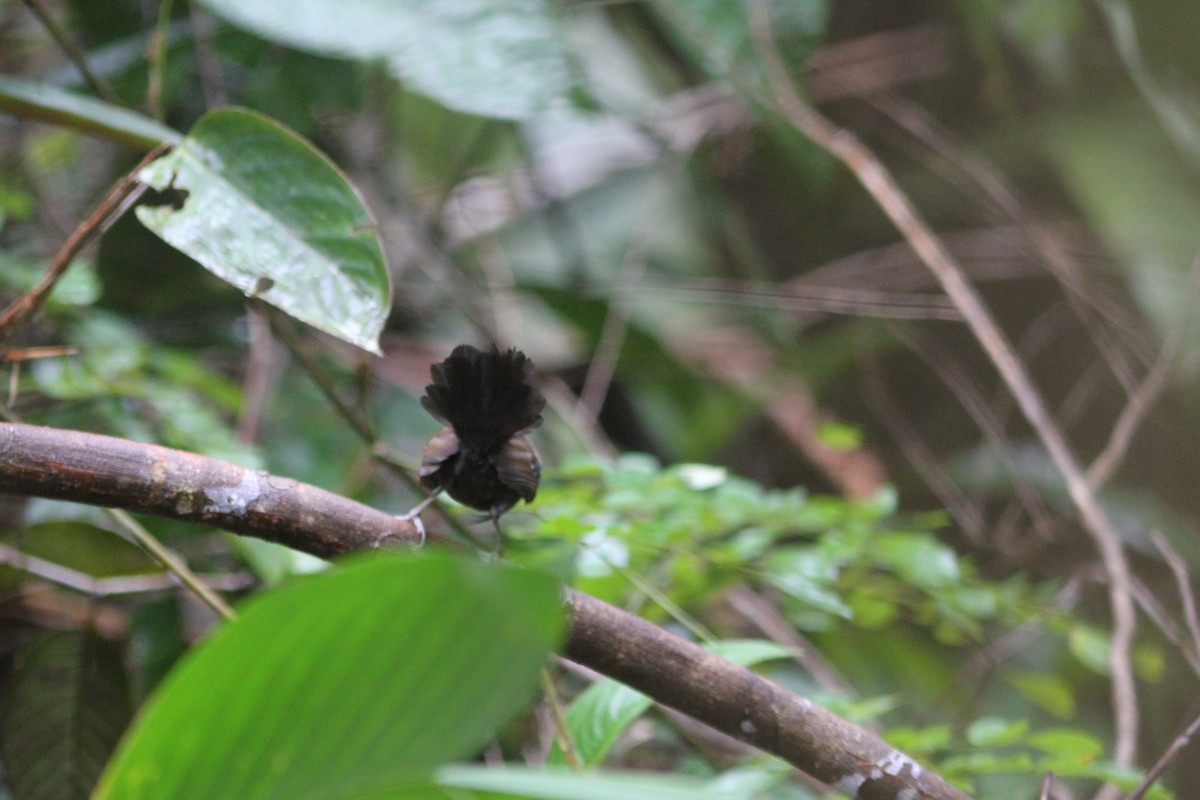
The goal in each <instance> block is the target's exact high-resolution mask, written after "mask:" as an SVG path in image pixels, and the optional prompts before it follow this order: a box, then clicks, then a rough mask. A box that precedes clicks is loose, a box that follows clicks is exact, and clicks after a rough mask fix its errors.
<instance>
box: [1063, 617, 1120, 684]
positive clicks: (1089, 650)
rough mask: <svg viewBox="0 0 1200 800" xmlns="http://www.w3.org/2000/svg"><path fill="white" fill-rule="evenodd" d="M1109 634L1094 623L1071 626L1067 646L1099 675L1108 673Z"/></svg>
mask: <svg viewBox="0 0 1200 800" xmlns="http://www.w3.org/2000/svg"><path fill="white" fill-rule="evenodd" d="M1109 641H1110V640H1109V635H1108V633H1107V632H1105V631H1103V630H1101V629H1100V628H1097V627H1096V626H1094V625H1085V624H1083V623H1079V624H1077V625H1073V626H1071V632H1070V633H1069V634H1068V635H1067V647H1068V648H1069V649H1070V651H1071V654H1072V655H1074V656H1075V658H1077V659H1079V661H1080V663H1082V664H1083V665H1084V666H1085V667H1088V668H1089V669H1091V670H1092V671H1093V672H1095V673H1097V674H1099V675H1107V674H1108V670H1109V667H1108V651H1109Z"/></svg>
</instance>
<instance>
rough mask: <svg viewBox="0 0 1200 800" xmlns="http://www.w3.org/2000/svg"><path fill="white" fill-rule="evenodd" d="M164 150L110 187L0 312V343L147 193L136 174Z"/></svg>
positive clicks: (161, 149)
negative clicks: (34, 283)
mask: <svg viewBox="0 0 1200 800" xmlns="http://www.w3.org/2000/svg"><path fill="white" fill-rule="evenodd" d="M167 147H168V145H160V146H158V147H156V148H154V149H153V150H151V151H150V152H149V153H147V154H146V156H145V158H143V159H142V160H141V161H139V162H138V165H137V166H136V167H134V168H133V169H132V170H130V171H129V172H128V173H127V174H126V175H124V176H123V177H122V178H121V179H120V180H118V181H117V182H116V183H115V184H113V187H112V188H111V189H109V190H108V194H106V195H105V196H104V199H103V200H101V201H100V204H99V205H98V206H96V210H95V211H93V212H92V214H91V216H89V217H88V218H87V219H86V220H84V221H83V222H82V223H80V225H79V227H77V228H76V229H75V230H74V231H73V232H72V233H71V235H70V236H69V237H67V241H66V242H65V243H64V244H63V246H62V247H61V248H59V251H58V253H56V254H55V256H54V260H53V261H52V262H50V267H49V268H48V269H47V270H46V272H45V274H44V275H42V279H41V280H40V281H38V284H37V286H35V287H33V288H32V289H30V290H29V291H28V292H26V293H25V294H23V295H21V296H20V297H18V298H17V299H16V300H14V301H13V302H12V303H11V304H10V305H9V306H8V308H6V309H4V311H3V313H0V343H2V342H4V341H5V339H7V338H8V337H9V336H10V335H12V333H13V332H15V331H16V329H17V328H18V327H19V326H20V325H21V324H22V323H23V322H24V321H25V320H26V319H28V318H29V317H30V316H32V315H33V313H34V312H36V311H37V310H38V309H39V308H41V306H42V304H43V303H45V302H46V298H47V297H49V296H50V291H51V290H52V289H53V288H54V284H55V283H57V282H58V279H59V278H61V277H62V276H63V273H65V272H66V271H67V267H69V266H71V262H72V261H74V259H75V256H77V255H79V252H80V251H81V250H83V248H85V247H87V245H88V244H90V243H91V242H92V241H93V240H94V239H95V238H96V237H98V236H99V235H100V234H102V233H103V232H104V231H105V230H107V228H108V226H109V225H111V224H112V223H113V222H115V221H116V219H117V218H118V217H119V216H121V214H123V213H124V212H125V210H126V209H127V208H128V207H129V206H130V205H131V204H132V203H134V202H136V201H137V198H138V197H139V196H141V194H142V192H144V191H145V190H146V185H145V184H143V183H141V182H140V181H139V180H138V179H137V174H138V172H140V171H141V170H142V168H143V167H145V166H146V165H147V164H149V163H150V162H151V161H153V160H154V159H156V158H158V157H159V156H160V155H162V154H163V152H164V151H165V150H166V149H167Z"/></svg>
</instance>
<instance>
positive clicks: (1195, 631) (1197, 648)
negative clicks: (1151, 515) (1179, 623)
mask: <svg viewBox="0 0 1200 800" xmlns="http://www.w3.org/2000/svg"><path fill="white" fill-rule="evenodd" d="M1150 541H1152V542H1154V546H1155V547H1157V548H1158V552H1160V553H1162V557H1163V560H1165V561H1166V562H1167V566H1168V567H1170V568H1171V573H1172V574H1173V575H1174V576H1175V583H1176V585H1177V586H1178V587H1179V601H1180V602H1181V603H1182V604H1183V621H1184V624H1185V625H1187V629H1188V635H1189V636H1191V637H1192V650H1193V652H1195V653H1197V654H1200V617H1198V616H1197V614H1196V595H1195V593H1194V592H1193V591H1192V584H1191V578H1190V576H1189V574H1188V565H1187V562H1186V561H1184V560H1183V556H1181V555H1179V551H1178V550H1176V549H1175V548H1174V547H1172V546H1171V543H1170V542H1168V541H1167V537H1165V536H1163V534H1162V531H1154V532H1152V533H1151V534H1150Z"/></svg>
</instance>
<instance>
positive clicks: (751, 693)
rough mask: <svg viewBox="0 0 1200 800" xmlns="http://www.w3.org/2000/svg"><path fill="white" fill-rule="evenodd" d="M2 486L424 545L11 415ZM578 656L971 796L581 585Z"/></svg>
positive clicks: (240, 471)
mask: <svg viewBox="0 0 1200 800" xmlns="http://www.w3.org/2000/svg"><path fill="white" fill-rule="evenodd" d="M0 492H2V493H5V494H17V495H32V496H38V497H53V498H57V499H61V500H73V501H77V502H82V503H90V504H97V505H107V506H118V507H121V508H125V509H127V510H129V511H139V512H143V513H148V514H156V515H159V516H163V517H170V518H174V519H182V520H188V521H191V522H200V523H204V524H208V525H212V526H215V527H219V528H223V529H225V530H228V531H233V532H234V533H240V534H244V535H247V536H256V537H259V538H263V539H268V540H271V541H275V542H282V543H283V544H286V545H288V546H290V547H294V548H296V549H297V550H303V551H305V552H308V553H312V554H314V555H318V556H326V557H328V556H336V555H339V554H341V553H349V552H353V551H356V550H363V549H369V548H373V547H378V546H379V545H380V544H383V543H384V542H386V541H389V540H394V541H400V542H415V541H417V540H418V539H419V534H418V533H417V531H416V530H415V529H414V528H413V526H412V523H410V522H406V521H402V520H397V519H396V518H395V517H392V516H391V515H389V514H386V513H384V512H382V511H377V510H375V509H373V508H368V507H367V506H364V505H361V504H359V503H355V502H354V501H352V500H347V499H345V498H343V497H339V496H338V495H335V494H332V493H330V492H326V491H325V490H323V489H318V488H315V487H313V486H308V485H305V484H302V483H299V482H298V481H294V480H291V479H290V478H281V477H278V476H275V475H269V474H267V473H265V472H258V471H255V470H248V469H244V468H242V467H238V466H236V465H233V464H229V463H226V462H223V461H218V460H216V459H212V458H206V457H203V456H198V455H195V454H192V453H184V452H181V451H178V450H170V449H168V448H165V447H158V446H155V445H148V444H141V443H138V442H131V441H126V440H124V439H115V438H112V437H109V436H99V435H96V434H88V433H78V432H75V431H63V430H56V429H52V428H39V427H35V426H31V425H17V424H8V423H0ZM566 604H567V609H568V614H569V633H568V636H567V642H566V647H565V655H566V656H567V657H568V658H570V659H572V660H575V661H578V662H579V663H580V664H583V665H585V666H588V667H590V668H592V669H594V670H596V671H597V672H601V673H603V674H605V675H608V676H610V677H612V678H615V679H616V680H619V681H621V682H623V683H625V684H627V685H629V686H631V687H633V688H635V689H638V690H640V691H642V692H645V693H646V694H647V695H649V696H650V697H651V698H653V699H654V700H656V701H657V702H659V703H661V704H663V705H665V706H669V707H671V708H674V709H676V710H678V711H682V712H683V713H685V714H688V715H689V716H692V717H694V718H696V719H698V720H700V721H701V722H704V723H706V724H708V725H711V726H712V727H713V728H716V729H717V730H719V731H721V732H723V733H726V734H729V735H731V736H734V737H736V738H738V739H740V740H742V741H744V742H747V743H748V744H751V745H754V746H755V747H758V748H761V749H762V750H765V751H767V752H769V753H773V754H775V755H777V756H779V757H781V758H784V759H786V760H787V761H788V762H790V763H791V764H793V765H795V766H796V767H798V768H799V769H801V770H803V771H804V772H807V773H808V774H809V775H812V776H813V777H815V778H817V779H818V780H820V781H822V782H824V783H827V784H829V785H830V786H833V787H834V788H836V789H838V790H839V791H842V792H844V793H845V794H847V795H849V796H851V797H855V798H861V799H862V800H896V798H913V799H914V800H918V799H919V800H969V799H968V797H967V795H965V794H963V793H962V792H960V791H959V790H957V789H955V788H954V787H953V786H951V785H949V784H948V783H946V781H944V780H943V779H942V778H941V777H940V776H938V775H936V774H935V773H933V772H930V771H929V770H927V769H924V768H923V767H921V766H920V765H919V764H917V762H916V761H914V760H913V759H911V758H910V757H908V756H906V755H905V754H903V753H901V752H899V751H898V750H895V749H893V748H892V747H889V746H888V745H887V744H885V743H884V742H883V741H882V740H880V739H879V738H878V737H877V736H875V735H874V734H873V733H870V732H869V731H866V730H863V729H862V728H859V727H858V726H856V725H854V724H852V723H850V722H847V721H846V720H843V719H841V718H840V717H837V716H835V715H834V714H831V713H830V712H828V711H826V710H825V709H823V708H821V707H819V706H817V705H815V704H814V703H813V702H812V701H810V700H808V699H806V698H804V697H800V696H798V695H795V694H792V693H790V692H787V691H785V690H783V689H782V688H780V687H779V686H777V685H775V684H774V683H772V682H770V681H768V680H766V679H764V678H762V677H761V676H759V675H756V674H755V673H753V672H751V671H750V670H747V669H744V668H742V667H739V666H737V665H735V664H732V663H730V662H728V661H725V660H724V659H721V658H718V657H717V656H714V655H712V654H711V653H709V652H708V651H706V650H704V649H703V648H701V647H699V646H697V645H695V644H693V643H691V642H688V641H686V640H684V639H681V638H679V637H678V636H675V635H673V634H670V633H667V632H666V631H664V630H662V629H661V628H658V627H657V626H655V625H652V624H651V623H649V622H646V621H645V620H643V619H641V618H639V617H636V616H633V615H632V614H629V613H627V612H625V611H621V610H620V609H617V608H614V607H612V606H610V605H608V604H606V603H603V602H601V601H599V600H596V599H595V598H593V597H589V596H588V595H585V594H581V593H579V592H575V591H570V590H568V591H567V593H566Z"/></svg>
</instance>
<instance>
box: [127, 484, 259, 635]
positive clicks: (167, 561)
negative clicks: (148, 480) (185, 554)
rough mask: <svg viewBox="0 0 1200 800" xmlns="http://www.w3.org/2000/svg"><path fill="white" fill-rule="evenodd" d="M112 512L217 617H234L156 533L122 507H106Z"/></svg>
mask: <svg viewBox="0 0 1200 800" xmlns="http://www.w3.org/2000/svg"><path fill="white" fill-rule="evenodd" d="M105 511H107V512H108V514H109V516H111V517H112V518H113V519H115V520H116V521H117V524H118V525H120V526H121V527H122V528H124V529H125V530H126V531H128V532H129V535H130V536H132V537H133V538H134V541H136V542H137V543H138V544H139V545H141V546H142V549H143V550H145V551H146V552H147V553H149V554H150V556H151V558H153V559H154V560H155V561H157V562H158V563H159V564H162V566H163V568H164V569H167V570H169V571H171V572H172V573H174V574H175V576H176V577H178V578H179V580H180V582H181V583H182V584H183V585H184V586H186V587H188V588H189V589H191V590H192V593H193V594H195V595H196V597H198V598H200V602H202V603H204V605H206V606H208V607H209V608H211V609H212V610H213V612H214V613H216V615H217V616H218V617H220V618H221V619H223V620H226V621H229V620H232V619H235V618H236V617H237V614H236V613H234V611H233V609H232V608H231V607H230V606H229V604H228V603H226V602H225V601H224V600H223V599H222V598H221V596H220V595H219V594H217V593H216V592H214V591H213V590H212V589H211V588H209V586H208V585H207V584H205V583H204V581H202V580H200V578H199V577H198V576H197V575H196V573H194V572H192V570H191V567H189V566H188V565H187V564H185V563H184V562H183V561H182V560H181V559H179V558H178V557H176V556H175V554H174V553H172V552H171V551H170V550H168V549H167V548H165V547H163V545H162V543H161V542H159V541H158V539H156V538H154V534H152V533H150V531H148V530H146V529H145V528H144V527H143V526H142V524H141V523H140V522H138V521H137V520H136V519H134V518H133V517H132V516H130V514H129V512H128V511H125V510H124V509H120V508H106V509H105Z"/></svg>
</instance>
